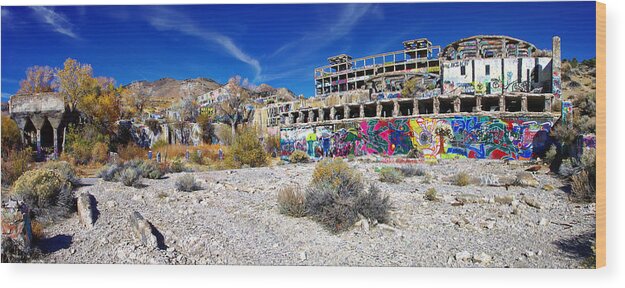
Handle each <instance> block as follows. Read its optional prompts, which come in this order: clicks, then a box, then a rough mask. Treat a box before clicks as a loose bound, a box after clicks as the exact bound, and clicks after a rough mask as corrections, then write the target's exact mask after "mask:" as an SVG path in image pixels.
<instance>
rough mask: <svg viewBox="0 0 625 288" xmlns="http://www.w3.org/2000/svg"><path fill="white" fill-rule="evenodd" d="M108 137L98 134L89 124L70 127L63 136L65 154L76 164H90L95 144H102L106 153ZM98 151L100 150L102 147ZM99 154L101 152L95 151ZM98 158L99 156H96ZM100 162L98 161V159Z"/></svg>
mask: <svg viewBox="0 0 625 288" xmlns="http://www.w3.org/2000/svg"><path fill="white" fill-rule="evenodd" d="M109 142H110V141H109V137H108V136H107V135H104V134H102V133H100V131H99V130H98V128H97V127H95V126H94V125H90V124H85V125H82V126H75V125H70V126H69V129H68V131H67V133H66V134H65V151H64V152H65V153H67V154H68V155H70V156H71V157H72V158H73V159H74V161H75V162H76V164H88V163H89V162H91V160H92V157H93V154H94V151H93V150H94V147H95V146H96V144H97V143H104V145H105V146H106V147H107V149H106V150H107V151H108V143H109ZM98 149H100V150H102V147H99V148H98ZM97 152H101V151H97ZM96 156H98V158H99V157H100V156H101V155H96ZM99 160H100V159H99Z"/></svg>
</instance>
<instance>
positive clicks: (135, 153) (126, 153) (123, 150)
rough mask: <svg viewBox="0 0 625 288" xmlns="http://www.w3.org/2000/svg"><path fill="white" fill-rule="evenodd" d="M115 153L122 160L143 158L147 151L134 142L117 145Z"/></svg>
mask: <svg viewBox="0 0 625 288" xmlns="http://www.w3.org/2000/svg"><path fill="white" fill-rule="evenodd" d="M117 155H118V156H119V158H120V159H122V160H133V159H145V158H146V157H147V155H148V152H147V151H146V150H145V149H143V148H141V147H139V146H137V145H136V144H134V143H129V144H128V145H125V146H119V147H117Z"/></svg>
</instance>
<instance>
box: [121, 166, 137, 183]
mask: <svg viewBox="0 0 625 288" xmlns="http://www.w3.org/2000/svg"><path fill="white" fill-rule="evenodd" d="M119 181H120V182H121V183H122V184H124V185H125V186H132V187H139V186H140V185H141V171H139V169H138V168H135V167H127V168H124V170H121V171H120V172H119Z"/></svg>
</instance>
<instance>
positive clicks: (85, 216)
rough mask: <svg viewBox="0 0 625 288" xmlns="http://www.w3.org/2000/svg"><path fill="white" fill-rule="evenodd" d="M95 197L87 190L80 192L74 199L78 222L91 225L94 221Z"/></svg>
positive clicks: (87, 225)
mask: <svg viewBox="0 0 625 288" xmlns="http://www.w3.org/2000/svg"><path fill="white" fill-rule="evenodd" d="M95 209H96V208H95V198H94V197H93V195H91V194H89V193H88V192H84V193H81V194H80V195H79V196H78V199H76V210H77V212H78V219H79V221H80V223H82V224H83V225H85V226H86V227H89V228H91V227H93V224H94V222H95Z"/></svg>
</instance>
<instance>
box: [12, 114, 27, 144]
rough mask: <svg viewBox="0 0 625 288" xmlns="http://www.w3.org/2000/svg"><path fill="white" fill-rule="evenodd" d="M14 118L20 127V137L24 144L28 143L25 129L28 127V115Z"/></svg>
mask: <svg viewBox="0 0 625 288" xmlns="http://www.w3.org/2000/svg"><path fill="white" fill-rule="evenodd" d="M13 120H15V123H17V127H18V128H20V137H21V138H22V139H21V140H22V144H23V145H26V143H25V142H26V137H25V135H26V132H25V131H24V129H25V128H26V121H28V118H26V117H15V118H14V119H13Z"/></svg>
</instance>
